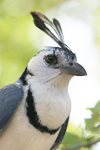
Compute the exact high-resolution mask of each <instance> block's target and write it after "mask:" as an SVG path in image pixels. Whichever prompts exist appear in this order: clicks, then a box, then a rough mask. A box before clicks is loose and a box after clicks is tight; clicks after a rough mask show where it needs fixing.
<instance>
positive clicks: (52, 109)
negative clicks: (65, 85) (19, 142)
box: [34, 90, 71, 129]
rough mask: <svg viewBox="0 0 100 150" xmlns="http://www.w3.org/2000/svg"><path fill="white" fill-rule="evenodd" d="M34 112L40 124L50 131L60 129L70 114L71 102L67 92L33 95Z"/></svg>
mask: <svg viewBox="0 0 100 150" xmlns="http://www.w3.org/2000/svg"><path fill="white" fill-rule="evenodd" d="M34 101H35V107H36V111H37V113H38V116H39V119H40V122H41V124H43V125H44V126H47V127H48V128H50V129H57V128H58V127H60V126H61V125H62V124H63V123H64V122H65V120H66V118H67V117H68V116H69V114H70V109H71V102H70V98H69V95H68V93H67V92H63V93H62V92H60V91H59V92H57V91H55V92H54V91H52V92H50V91H48V92H44V93H43V94H42V90H41V92H40V94H39V93H34Z"/></svg>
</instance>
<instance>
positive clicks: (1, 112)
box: [0, 83, 23, 132]
mask: <svg viewBox="0 0 100 150" xmlns="http://www.w3.org/2000/svg"><path fill="white" fill-rule="evenodd" d="M22 97H23V90H22V87H21V84H20V83H13V84H9V85H6V86H4V87H3V88H1V89H0V132H2V130H3V129H4V127H5V126H6V124H7V123H8V122H9V120H10V118H11V117H12V115H13V113H14V111H15V109H16V108H17V106H18V104H19V102H20V101H21V99H22Z"/></svg>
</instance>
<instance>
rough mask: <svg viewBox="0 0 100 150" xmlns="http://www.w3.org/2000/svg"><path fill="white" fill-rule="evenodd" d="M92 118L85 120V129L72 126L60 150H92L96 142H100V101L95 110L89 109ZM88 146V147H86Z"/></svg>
mask: <svg viewBox="0 0 100 150" xmlns="http://www.w3.org/2000/svg"><path fill="white" fill-rule="evenodd" d="M87 109H88V110H90V112H91V117H90V118H88V119H85V128H83V127H82V125H80V126H79V127H78V128H77V129H76V128H75V126H70V128H71V130H72V129H73V131H72V132H71V130H70V128H68V131H67V133H66V135H65V137H64V139H63V141H62V144H61V145H60V148H59V149H60V150H76V149H80V150H91V149H92V147H91V146H93V143H95V141H100V101H98V102H97V104H96V105H95V107H94V108H87ZM86 145H87V147H86Z"/></svg>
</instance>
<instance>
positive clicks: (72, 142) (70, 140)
mask: <svg viewBox="0 0 100 150" xmlns="http://www.w3.org/2000/svg"><path fill="white" fill-rule="evenodd" d="M82 141H83V140H82V139H81V137H79V136H77V135H75V134H72V133H69V132H67V133H66V134H65V137H64V139H63V141H62V144H64V145H67V146H70V147H72V146H76V145H77V144H81V143H82Z"/></svg>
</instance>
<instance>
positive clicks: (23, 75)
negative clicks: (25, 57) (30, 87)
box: [20, 67, 33, 85]
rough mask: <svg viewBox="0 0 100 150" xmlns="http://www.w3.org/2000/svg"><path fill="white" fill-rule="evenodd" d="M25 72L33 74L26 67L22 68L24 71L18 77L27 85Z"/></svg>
mask: <svg viewBox="0 0 100 150" xmlns="http://www.w3.org/2000/svg"><path fill="white" fill-rule="evenodd" d="M27 74H29V75H31V76H33V74H32V73H31V72H30V71H29V70H28V69H27V67H26V68H25V70H24V72H23V73H22V75H21V77H20V80H21V81H22V82H23V85H27V81H26V79H25V78H26V75H27Z"/></svg>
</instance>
